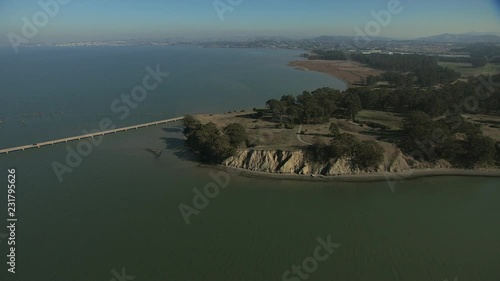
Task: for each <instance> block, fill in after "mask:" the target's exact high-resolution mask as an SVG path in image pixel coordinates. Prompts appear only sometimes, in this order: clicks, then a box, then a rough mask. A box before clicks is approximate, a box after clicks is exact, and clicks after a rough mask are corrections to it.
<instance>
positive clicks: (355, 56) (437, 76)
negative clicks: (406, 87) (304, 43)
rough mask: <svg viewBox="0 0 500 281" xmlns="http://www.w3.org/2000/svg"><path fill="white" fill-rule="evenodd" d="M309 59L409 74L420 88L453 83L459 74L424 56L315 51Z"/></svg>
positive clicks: (433, 58)
mask: <svg viewBox="0 0 500 281" xmlns="http://www.w3.org/2000/svg"><path fill="white" fill-rule="evenodd" d="M313 53H314V55H312V56H309V58H310V59H323V60H347V59H350V60H353V61H356V62H359V63H363V64H366V65H368V66H370V67H373V68H376V69H381V70H385V71H389V72H402V73H405V75H408V74H411V79H412V80H414V82H413V83H414V84H415V85H418V86H420V87H430V86H433V85H436V84H442V83H447V82H452V81H455V80H456V79H458V78H460V77H461V75H460V73H458V72H456V71H454V70H452V69H449V68H445V67H442V66H439V65H438V59H437V58H436V57H431V56H426V55H416V54H409V55H401V54H393V55H389V54H360V53H344V52H342V51H336V50H334V51H325V50H315V51H313Z"/></svg>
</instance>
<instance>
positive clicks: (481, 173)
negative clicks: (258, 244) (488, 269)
mask: <svg viewBox="0 0 500 281" xmlns="http://www.w3.org/2000/svg"><path fill="white" fill-rule="evenodd" d="M200 167H206V168H215V169H218V170H222V171H225V172H228V173H229V174H231V175H239V176H244V177H247V178H265V179H272V180H293V181H308V182H311V181H313V182H384V181H390V182H399V181H404V180H413V179H419V178H432V177H449V176H453V177H483V178H500V169H490V170H462V169H414V170H408V171H403V172H387V173H371V174H369V173H361V174H353V175H339V176H323V175H316V176H314V177H313V176H311V175H298V174H278V173H268V172H259V171H251V170H246V169H240V168H233V167H227V166H222V165H206V164H201V165H200Z"/></svg>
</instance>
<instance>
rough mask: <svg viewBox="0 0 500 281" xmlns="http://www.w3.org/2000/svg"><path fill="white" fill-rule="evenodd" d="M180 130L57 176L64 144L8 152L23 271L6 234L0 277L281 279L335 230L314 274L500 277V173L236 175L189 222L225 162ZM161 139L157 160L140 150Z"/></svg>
mask: <svg viewBox="0 0 500 281" xmlns="http://www.w3.org/2000/svg"><path fill="white" fill-rule="evenodd" d="M175 131H176V129H175V128H173V129H169V130H167V131H164V130H162V129H161V128H159V127H156V128H148V129H143V130H139V131H134V132H128V133H124V134H117V135H112V136H107V137H106V138H105V140H104V141H103V143H102V144H101V145H100V146H99V147H97V148H95V149H94V151H93V152H92V154H90V155H89V156H88V157H87V158H85V159H84V160H83V162H82V164H81V165H80V166H78V167H77V168H76V169H75V170H74V171H73V173H71V174H65V175H64V181H63V182H62V183H59V182H58V180H57V178H56V176H55V174H54V172H53V171H52V169H51V166H50V165H51V163H52V162H53V161H59V162H63V161H64V157H65V152H64V145H57V146H53V147H46V148H43V149H39V150H31V151H26V152H23V153H16V154H10V155H8V156H2V157H1V158H0V169H1V177H4V178H5V179H6V174H7V171H6V169H7V167H14V168H16V169H17V177H18V182H17V192H18V193H17V196H18V197H17V217H18V219H19V221H18V227H17V241H18V242H17V243H18V244H17V266H16V271H17V273H16V274H15V275H11V274H8V275H7V271H6V256H5V254H4V253H5V252H6V243H5V240H4V241H2V242H1V243H0V249H1V253H2V255H1V257H0V263H1V264H3V265H2V266H1V268H2V269H1V270H2V272H1V273H0V277H1V278H0V279H1V280H22V281H62V280H71V281H84V280H111V279H112V278H113V277H114V276H113V274H112V272H111V271H112V270H113V269H116V270H117V271H118V272H119V271H121V269H122V268H125V270H126V273H127V274H128V275H132V276H135V279H134V280H150V281H153V280H245V281H249V280H282V274H283V273H284V272H285V271H286V270H289V269H290V268H291V266H292V265H294V264H296V265H299V264H301V263H302V261H303V260H304V259H305V258H307V257H309V256H312V255H313V252H314V250H315V248H316V246H317V245H318V243H317V242H316V239H317V238H318V237H320V238H323V239H326V237H327V236H329V235H331V240H332V241H333V242H336V243H339V244H340V247H339V248H337V249H336V250H335V252H333V254H332V255H331V256H330V257H329V258H328V259H327V260H326V261H324V262H320V263H319V265H318V268H317V270H316V271H314V272H312V273H310V276H309V278H308V279H307V280H342V281H344V280H353V281H354V280H356V281H357V280H359V281H361V280H363V281H366V280H373V281H378V280H380V281H385V280H415V281H417V280H418V281H422V280H429V281H431V280H437V281H443V280H445V279H448V280H454V278H455V277H457V278H458V280H460V281H463V280H475V281H479V280H498V279H499V278H500V221H499V218H500V191H499V186H500V179H494V178H456V177H443V178H428V179H419V180H407V181H401V182H398V183H396V185H395V192H392V191H391V188H390V187H389V185H388V183H386V182H380V183H312V182H294V181H277V180H269V179H255V178H246V177H240V176H237V175H231V177H230V182H229V184H228V186H227V187H226V188H225V189H222V190H221V191H220V194H219V196H217V197H215V198H213V199H210V203H209V205H208V206H207V207H206V208H205V209H203V210H201V211H200V213H199V214H198V215H193V216H191V217H190V219H191V224H190V225H187V224H186V223H185V221H184V219H183V217H182V216H181V213H180V211H179V208H178V207H179V204H181V203H186V204H189V205H191V206H192V202H191V201H192V199H193V196H194V194H193V192H192V189H193V188H198V189H203V187H204V186H205V185H206V184H208V183H210V182H213V179H212V178H211V177H210V175H209V174H210V173H217V172H220V171H218V170H213V169H210V168H202V167H198V164H196V162H192V161H188V160H186V158H187V156H188V155H186V154H185V153H183V152H182V151H179V148H180V145H181V140H180V139H179V137H180V134H179V133H177V132H175ZM74 145H75V144H72V146H74ZM162 147H168V149H166V150H165V151H164V153H163V154H162V155H161V157H160V158H158V159H155V157H154V156H153V155H152V154H150V153H149V152H147V151H146V150H145V148H162ZM4 183H5V181H4ZM0 191H1V193H0V194H1V196H0V198H1V201H0V202H1V206H2V209H3V208H4V206H5V203H6V202H5V199H6V184H2V186H1V189H0ZM5 219H6V214H5V211H3V210H2V212H1V215H0V222H1V223H2V224H4V223H5ZM1 229H4V228H3V227H2V228H1ZM2 232H3V233H5V231H0V233H2ZM2 276H6V277H5V278H4V277H2ZM7 277H8V279H7ZM291 280H293V279H291ZM296 280H302V279H296Z"/></svg>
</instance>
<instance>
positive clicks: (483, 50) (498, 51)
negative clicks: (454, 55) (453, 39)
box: [450, 43, 500, 59]
mask: <svg viewBox="0 0 500 281" xmlns="http://www.w3.org/2000/svg"><path fill="white" fill-rule="evenodd" d="M450 51H452V52H462V53H469V54H470V56H471V57H474V58H488V59H494V58H495V57H500V46H499V45H498V44H493V43H475V44H472V45H469V46H467V47H463V48H458V49H452V50H450Z"/></svg>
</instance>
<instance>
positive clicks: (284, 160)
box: [222, 149, 451, 176]
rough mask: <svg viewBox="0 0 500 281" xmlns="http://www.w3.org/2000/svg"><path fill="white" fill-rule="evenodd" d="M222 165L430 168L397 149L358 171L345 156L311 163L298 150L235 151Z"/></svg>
mask: <svg viewBox="0 0 500 281" xmlns="http://www.w3.org/2000/svg"><path fill="white" fill-rule="evenodd" d="M222 165H223V166H227V167H232V168H240V169H246V170H250V171H257V172H267V173H279V174H299V175H325V176H333V175H353V174H359V173H362V172H368V173H372V172H402V171H407V170H410V169H413V168H432V167H431V165H426V164H425V163H421V162H418V161H416V160H414V159H412V158H410V157H407V156H405V155H404V154H403V153H401V151H400V150H399V149H398V150H396V151H395V152H394V153H393V155H385V159H384V162H383V163H382V164H381V165H380V166H379V167H377V168H375V169H371V170H367V171H361V170H360V169H358V168H356V167H355V166H354V165H353V163H352V161H351V160H350V159H349V158H339V159H335V160H330V161H328V162H323V163H320V162H314V161H310V160H308V159H307V157H306V156H305V155H304V152H303V151H301V150H296V151H292V150H254V149H245V150H239V151H237V153H236V154H235V155H234V156H232V157H230V158H228V159H226V160H225V161H224V162H223V163H222ZM433 166H434V167H436V168H437V166H439V167H450V166H451V165H449V163H448V164H447V163H441V162H439V163H438V164H437V165H433Z"/></svg>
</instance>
